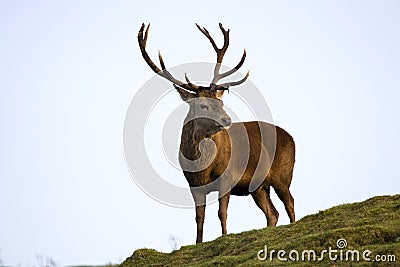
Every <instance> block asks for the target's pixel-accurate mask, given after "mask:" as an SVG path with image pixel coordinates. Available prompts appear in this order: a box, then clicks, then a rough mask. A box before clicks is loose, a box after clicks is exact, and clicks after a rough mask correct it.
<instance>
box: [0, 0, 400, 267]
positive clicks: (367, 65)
mask: <svg viewBox="0 0 400 267" xmlns="http://www.w3.org/2000/svg"><path fill="white" fill-rule="evenodd" d="M399 14H400V2H399V1H395V0H393V1H387V0H384V1H366V0H359V1H356V0H352V1H343V0H341V1H338V0H335V1H317V0H314V1H258V2H256V1H246V2H237V3H232V1H217V2H215V1H201V2H199V1H197V2H193V3H191V2H179V1H162V2H161V1H159V2H157V1H152V2H151V3H146V2H145V1H141V2H140V3H135V2H134V1H63V2H60V1H19V0H17V1H1V2H0V38H1V39H0V40H1V42H0V58H1V60H0V125H1V131H0V158H1V160H0V215H1V220H0V250H1V251H0V259H1V260H2V261H3V263H4V264H5V265H9V266H15V265H17V264H21V265H22V266H38V263H37V260H36V255H43V256H44V257H51V258H53V259H54V260H55V261H56V263H58V264H60V265H78V264H80V265H85V264H105V263H108V262H114V263H118V262H121V261H122V260H124V259H125V258H126V257H128V256H130V255H131V254H132V252H133V251H134V250H135V249H138V248H143V247H147V248H154V249H157V250H159V251H165V252H169V251H171V246H170V243H169V237H170V235H173V236H175V237H177V238H178V239H179V240H180V245H188V244H193V243H194V242H195V220H194V210H192V209H178V208H173V207H169V206H166V205H163V204H160V203H159V202H157V201H155V200H153V199H151V198H150V197H148V196H147V195H146V194H145V193H143V192H142V191H141V190H140V189H139V187H138V186H137V185H136V184H135V183H134V182H133V179H132V177H131V176H130V173H129V171H128V169H127V166H126V164H125V159H124V152H123V144H122V135H123V126H124V119H125V115H126V111H127V109H128V106H129V103H130V102H131V100H132V98H133V96H134V95H135V93H136V92H137V91H138V90H139V88H141V87H142V85H143V84H144V83H145V82H146V81H147V80H149V79H150V78H151V77H153V75H154V73H153V72H152V71H151V70H150V68H149V67H148V66H147V65H146V63H145V62H144V61H143V59H142V57H141V54H140V51H139V48H138V45H137V40H136V35H137V31H138V30H139V27H140V25H141V23H142V22H146V23H149V22H150V23H151V25H152V28H151V32H150V36H149V40H148V51H149V54H150V55H151V56H152V57H153V58H154V59H156V55H157V50H158V49H160V50H161V51H162V52H163V55H164V59H165V61H166V64H167V65H168V66H170V67H173V66H177V65H180V64H184V63H190V62H214V60H215V54H214V51H213V50H212V47H211V45H210V44H209V42H208V41H207V40H206V39H205V37H204V36H203V35H202V34H201V33H200V32H198V30H197V29H196V27H195V24H194V23H196V22H197V23H199V24H200V25H202V26H204V27H206V28H207V29H208V30H209V31H210V32H211V33H212V35H213V36H214V38H215V39H216V42H217V43H218V44H221V42H222V35H221V33H220V32H219V29H218V22H222V23H223V24H224V26H225V28H229V29H231V42H230V47H229V49H228V52H227V54H226V56H225V59H224V64H225V65H227V66H235V65H236V63H237V61H238V60H239V59H240V56H241V53H242V51H243V48H244V47H245V48H246V50H247V59H246V62H245V64H244V66H243V67H242V69H243V72H245V71H246V70H250V71H251V76H250V78H249V79H251V82H253V83H254V84H255V85H256V86H257V88H258V89H259V90H260V92H261V93H262V94H263V96H264V97H265V99H266V101H267V102H268V104H269V107H270V110H271V112H272V115H273V118H274V122H275V123H276V124H277V125H280V126H281V127H283V128H285V129H286V130H287V131H289V132H290V133H291V135H292V136H293V137H294V139H295V142H296V148H297V155H296V165H295V172H294V177H293V183H292V186H291V190H292V192H293V196H294V198H295V210H296V215H297V218H298V219H301V218H302V217H304V216H305V215H308V214H312V213H316V212H318V211H319V210H323V209H326V208H329V207H331V206H334V205H338V204H342V203H350V202H354V201H362V200H365V199H367V198H370V197H372V196H376V195H388V194H397V193H399V191H400V170H399V168H398V164H397V160H398V159H399V156H398V153H399V150H400V141H399V136H400V126H399V125H398V114H400V107H399V105H398V99H400V90H399V89H400V75H399V73H400V49H399V47H400V31H399V29H400V16H399ZM233 96H234V94H227V95H226V96H225V100H226V102H229V101H231V100H232V98H233ZM168 101H171V105H179V104H181V103H180V102H179V101H180V98H179V96H178V94H176V97H173V95H171V96H169V98H168ZM235 112H236V113H237V114H240V113H241V112H242V110H241V109H240V108H238V109H237V110H235ZM243 112H244V111H243ZM160 129H162V125H160ZM154 131H157V129H155V130H154ZM179 131H180V129H179V128H177V129H176V134H177V135H178V133H179ZM175 137H177V136H175ZM175 137H174V138H175ZM177 149H178V147H177ZM160 161H162V159H160ZM160 166H166V167H165V170H164V169H163V168H162V169H161V171H160V172H164V171H165V172H166V173H168V172H169V171H170V170H169V168H170V167H168V164H164V162H160ZM176 178H177V179H178V180H181V181H182V182H181V183H180V184H183V185H185V178H184V176H183V175H182V174H180V173H179V172H177V177H176ZM272 198H273V202H274V203H275V206H276V207H277V208H278V210H279V212H280V219H279V224H287V223H288V221H289V220H288V218H287V215H286V213H285V211H284V208H283V205H282V203H281V202H280V201H279V200H278V199H277V197H276V195H275V193H273V196H272ZM265 225H266V221H265V218H264V216H263V214H262V212H261V211H260V210H259V209H258V208H257V207H256V205H255V204H254V203H253V200H252V199H251V197H233V198H232V199H231V202H230V206H229V210H228V232H230V233H232V232H235V233H236V232H241V231H245V230H251V229H255V228H257V229H258V228H262V227H264V226H265ZM220 231H221V230H220V225H219V220H218V216H217V205H211V206H210V207H208V208H207V210H206V221H205V226H204V239H205V240H206V241H209V240H213V239H215V238H217V237H218V236H219V235H220Z"/></svg>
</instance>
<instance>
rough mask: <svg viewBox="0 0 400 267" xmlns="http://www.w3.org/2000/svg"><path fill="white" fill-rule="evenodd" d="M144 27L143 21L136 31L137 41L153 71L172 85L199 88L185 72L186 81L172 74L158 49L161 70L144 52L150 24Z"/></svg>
mask: <svg viewBox="0 0 400 267" xmlns="http://www.w3.org/2000/svg"><path fill="white" fill-rule="evenodd" d="M144 28H145V25H144V23H143V24H142V27H141V28H140V30H139V33H138V42H139V47H140V51H141V52H142V56H143V58H144V60H145V61H146V62H147V65H149V67H150V68H151V69H152V70H153V71H154V72H155V73H157V74H158V75H160V76H161V77H164V78H165V79H167V80H168V81H170V82H172V83H173V84H174V85H179V86H180V87H182V88H184V89H186V90H188V91H192V92H197V91H198V90H199V88H201V86H197V85H195V84H193V83H191V82H190V81H189V79H188V78H187V76H186V74H185V78H186V80H187V81H188V83H184V82H181V81H180V80H178V79H176V78H174V77H173V76H172V74H171V73H170V72H169V71H168V70H167V69H166V68H165V64H164V60H163V58H162V56H161V53H160V51H158V59H159V61H160V65H161V68H162V70H160V68H159V67H157V65H156V64H155V63H154V62H153V61H152V60H151V58H150V57H149V55H148V54H147V52H146V42H147V37H148V35H149V29H150V24H149V25H148V26H147V28H146V31H144Z"/></svg>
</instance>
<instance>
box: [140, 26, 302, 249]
mask: <svg viewBox="0 0 400 267" xmlns="http://www.w3.org/2000/svg"><path fill="white" fill-rule="evenodd" d="M196 26H197V28H198V29H199V30H200V31H201V32H202V33H203V34H204V35H205V36H206V37H207V39H208V40H209V41H210V42H211V44H212V46H213V48H214V50H215V52H216V53H217V63H216V65H215V69H214V77H213V79H212V81H211V83H210V85H209V86H207V87H205V86H197V85H195V84H193V83H192V82H190V80H189V78H188V76H187V75H186V74H185V80H186V82H181V81H180V80H178V79H176V78H174V77H173V76H172V75H171V73H170V72H169V71H168V70H167V69H166V67H165V64H164V61H163V58H162V56H161V54H160V53H159V54H158V57H159V61H160V65H161V69H160V68H159V67H157V65H156V64H155V63H154V62H153V61H152V60H151V59H150V57H149V55H148V54H147V52H146V41H147V37H148V33H149V28H150V25H149V26H148V27H147V29H145V25H144V24H143V25H142V27H141V28H140V30H139V34H138V41H139V47H140V51H141V53H142V56H143V58H144V60H145V61H146V62H147V64H148V65H149V66H150V68H151V69H152V70H153V71H154V72H155V73H157V74H158V75H160V76H161V77H164V78H165V79H167V80H168V81H170V82H172V84H173V85H174V87H175V89H176V90H177V91H178V93H179V94H180V96H181V98H182V99H183V100H184V101H185V102H187V103H188V104H189V113H188V114H187V117H186V118H185V123H184V126H183V129H182V136H181V144H180V155H179V163H180V165H181V167H182V169H183V173H184V175H185V177H186V179H187V181H188V183H189V186H190V190H191V193H192V196H193V199H194V202H195V204H196V223H197V238H196V243H201V242H202V241H203V224H204V213H205V207H206V195H207V194H208V193H210V192H211V191H217V192H218V194H219V196H218V198H219V211H218V217H219V219H220V221H221V227H222V234H226V232H227V231H226V218H227V209H228V202H229V198H230V195H238V196H243V195H249V194H250V195H251V196H252V197H253V199H254V201H255V203H256V204H257V206H258V207H259V208H260V209H261V210H262V211H263V213H264V214H265V216H266V219H267V223H268V226H275V225H276V223H277V221H278V216H279V213H278V211H277V210H276V209H275V207H274V205H273V204H272V202H271V199H270V187H271V186H272V187H273V188H274V190H275V192H276V194H277V195H278V197H279V198H280V200H281V201H282V202H283V203H284V205H285V208H286V212H287V214H288V216H289V218H290V222H294V221H295V215H294V199H293V197H292V195H291V193H290V191H289V187H290V183H291V181H292V175H293V167H294V162H295V144H294V141H293V138H292V137H291V136H290V135H289V134H288V133H287V132H286V131H285V130H283V129H282V128H280V127H278V126H275V125H272V124H269V123H266V122H262V121H251V122H237V123H232V122H231V118H230V117H229V116H228V115H227V114H226V112H225V111H224V109H223V102H222V100H221V98H222V95H223V93H224V92H225V91H226V90H228V89H229V87H230V86H235V85H239V84H242V83H243V82H244V81H246V79H247V77H248V76H249V73H248V72H247V74H246V76H245V77H244V78H242V79H241V80H239V81H236V82H226V83H222V84H217V83H218V81H219V80H220V79H222V78H225V77H227V76H228V75H231V74H233V73H234V72H236V71H237V70H238V69H239V68H240V67H241V66H242V65H243V62H244V60H245V58H246V50H244V52H243V56H242V58H241V60H240V62H239V63H238V64H237V65H236V67H235V68H233V69H231V70H228V71H226V72H223V73H220V68H221V63H222V59H223V57H224V55H225V52H226V50H227V48H228V45H229V30H225V29H224V27H223V26H222V24H221V23H220V24H219V28H220V29H221V31H222V34H223V36H224V45H223V46H222V48H218V47H217V45H216V44H215V41H214V40H213V38H212V37H211V35H210V34H209V32H208V31H207V30H206V29H205V28H202V27H200V26H199V25H197V24H196Z"/></svg>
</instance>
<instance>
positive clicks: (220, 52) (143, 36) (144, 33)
mask: <svg viewBox="0 0 400 267" xmlns="http://www.w3.org/2000/svg"><path fill="white" fill-rule="evenodd" d="M196 26H197V28H198V29H199V30H200V31H201V32H202V33H203V34H204V35H205V36H206V37H207V39H208V40H209V41H210V42H211V44H212V46H213V48H214V50H215V52H216V53H217V63H216V64H215V68H214V77H213V79H212V81H211V84H210V86H207V87H204V86H198V85H195V84H193V83H192V82H191V81H190V80H189V78H188V76H187V74H186V73H185V80H186V83H184V82H181V81H180V80H178V79H176V78H174V77H173V76H172V74H171V73H170V72H169V71H168V70H167V68H166V67H165V64H164V60H163V58H162V56H161V53H160V51H158V59H159V61H160V65H161V69H160V68H159V67H157V65H156V64H155V63H154V62H153V61H152V60H151V58H150V57H149V55H148V54H147V52H146V42H147V37H148V35H149V29H150V24H149V25H148V26H147V28H146V30H145V24H144V23H143V24H142V27H141V28H140V30H139V33H138V42H139V47H140V51H141V53H142V56H143V58H144V60H145V61H146V62H147V64H148V65H149V67H150V68H151V69H152V70H153V71H154V72H155V73H157V74H158V75H160V76H161V77H164V78H165V79H167V80H168V81H170V82H172V83H173V84H174V86H179V87H182V88H183V89H186V90H188V91H191V92H198V91H202V90H229V87H230V86H235V85H239V84H242V83H244V82H245V81H246V80H247V78H248V77H249V75H250V72H247V74H246V76H244V77H243V78H242V79H241V80H239V81H236V82H227V83H223V84H219V85H217V82H218V81H219V80H221V79H222V78H225V77H227V76H229V75H231V74H233V73H235V72H236V71H237V70H238V69H239V68H240V67H241V66H242V65H243V63H244V60H245V59H246V49H244V51H243V56H242V58H241V59H240V61H239V63H238V64H237V65H236V67H234V68H233V69H231V70H228V71H226V72H224V73H219V71H220V69H221V64H222V59H223V58H224V55H225V52H226V50H227V49H228V46H229V29H228V30H225V29H224V27H223V26H222V24H221V23H220V24H219V28H220V29H221V31H222V34H223V35H224V45H223V46H222V48H218V46H217V45H216V44H215V41H214V39H213V38H212V37H211V35H210V33H209V32H208V31H207V30H206V28H204V27H203V28H202V27H200V26H199V25H198V24H197V23H196Z"/></svg>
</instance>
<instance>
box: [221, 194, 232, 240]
mask: <svg viewBox="0 0 400 267" xmlns="http://www.w3.org/2000/svg"><path fill="white" fill-rule="evenodd" d="M230 196H231V194H230V192H228V193H226V194H225V195H223V196H219V210H218V217H219V220H220V221H221V228H222V234H223V235H225V234H226V233H227V231H226V218H227V217H228V204H229V197H230Z"/></svg>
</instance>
